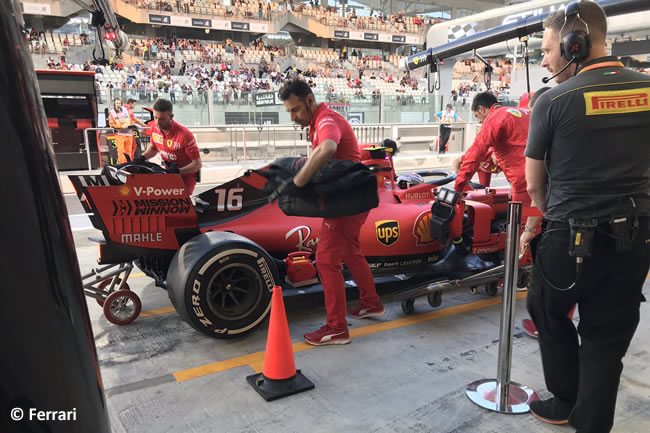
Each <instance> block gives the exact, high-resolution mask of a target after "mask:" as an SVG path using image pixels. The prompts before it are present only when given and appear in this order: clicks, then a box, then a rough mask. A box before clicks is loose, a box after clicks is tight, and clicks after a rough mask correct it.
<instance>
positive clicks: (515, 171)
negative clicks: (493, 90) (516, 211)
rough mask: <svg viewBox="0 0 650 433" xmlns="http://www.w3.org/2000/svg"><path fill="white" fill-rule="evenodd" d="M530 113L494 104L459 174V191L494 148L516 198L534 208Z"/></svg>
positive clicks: (457, 184)
mask: <svg viewBox="0 0 650 433" xmlns="http://www.w3.org/2000/svg"><path fill="white" fill-rule="evenodd" d="M529 123H530V112H529V111H528V110H527V109H524V108H513V107H502V106H500V105H496V104H495V105H493V106H492V108H491V110H490V114H488V117H487V118H486V119H485V121H484V122H483V125H482V126H481V130H480V131H479V133H478V135H477V136H476V139H475V140H474V143H472V145H471V146H470V148H469V149H467V152H465V154H464V155H463V165H462V167H461V169H460V171H459V172H458V174H457V175H456V186H455V189H456V191H463V190H464V188H465V186H466V185H467V182H469V181H470V180H471V179H472V176H473V175H474V173H476V171H477V170H480V167H481V163H483V162H485V161H486V159H485V158H486V155H487V154H488V152H489V149H490V147H492V148H494V153H495V154H496V157H497V162H498V163H499V167H500V168H501V170H503V173H504V174H505V175H506V179H508V182H510V185H512V199H513V200H515V201H521V202H523V203H524V204H526V205H529V206H530V196H529V195H528V192H527V191H526V157H525V156H524V151H525V150H526V142H527V140H528V126H529Z"/></svg>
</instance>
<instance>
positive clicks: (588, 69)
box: [578, 62, 625, 74]
mask: <svg viewBox="0 0 650 433" xmlns="http://www.w3.org/2000/svg"><path fill="white" fill-rule="evenodd" d="M610 66H618V67H620V68H623V67H625V66H624V65H623V63H621V62H602V63H595V64H593V65H589V66H586V67H584V68H582V69H581V70H580V72H578V73H579V74H582V73H583V72H585V71H591V70H592V69H598V68H607V67H610Z"/></svg>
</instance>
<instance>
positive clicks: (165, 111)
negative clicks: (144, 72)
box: [142, 99, 202, 195]
mask: <svg viewBox="0 0 650 433" xmlns="http://www.w3.org/2000/svg"><path fill="white" fill-rule="evenodd" d="M153 118H154V121H155V124H154V125H153V126H152V128H151V141H150V142H149V146H148V147H147V150H145V151H144V153H143V154H142V157H143V158H144V159H149V158H151V157H153V156H155V155H156V154H157V153H158V152H160V156H161V157H162V159H163V161H165V165H166V166H167V172H169V173H178V174H180V175H181V176H182V177H183V183H184V184H185V190H186V191H187V193H188V194H190V195H191V194H192V193H193V192H194V187H195V186H196V173H197V172H198V171H199V170H200V169H201V165H202V163H201V154H200V153H199V148H198V146H197V145H196V139H195V138H194V135H193V134H192V133H191V132H190V131H189V130H188V129H187V128H186V127H184V126H182V125H179V124H178V123H177V122H174V120H173V119H174V112H173V107H172V103H171V102H169V101H168V100H166V99H157V100H156V102H154V104H153Z"/></svg>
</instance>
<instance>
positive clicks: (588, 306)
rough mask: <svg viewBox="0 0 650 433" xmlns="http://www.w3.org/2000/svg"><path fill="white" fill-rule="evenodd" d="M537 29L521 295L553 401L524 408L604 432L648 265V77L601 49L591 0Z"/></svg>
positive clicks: (601, 21) (601, 25) (600, 18)
mask: <svg viewBox="0 0 650 433" xmlns="http://www.w3.org/2000/svg"><path fill="white" fill-rule="evenodd" d="M544 28H545V31H544V38H543V41H542V51H543V52H544V61H543V62H542V66H544V67H546V68H547V69H548V70H549V72H551V73H553V74H556V77H555V79H556V81H557V82H558V83H560V84H559V85H558V86H556V87H555V88H553V89H551V90H549V91H548V92H546V93H545V94H543V95H542V96H541V97H540V98H539V100H538V101H537V105H536V106H535V110H534V112H533V115H532V119H531V124H530V132H529V137H528V144H527V147H526V157H527V158H526V181H527V184H528V192H529V194H530V196H531V198H532V200H533V204H534V205H535V206H537V207H538V208H539V209H540V210H542V211H543V212H544V214H545V216H544V224H543V226H542V227H543V228H542V235H541V236H539V237H538V238H537V239H536V242H535V241H533V246H534V247H536V248H535V250H536V255H535V258H536V259H535V266H534V268H533V275H532V281H531V284H530V286H529V295H528V301H527V302H528V311H529V313H530V315H531V317H532V318H533V321H534V322H535V325H536V326H537V329H538V331H539V341H540V348H541V352H542V362H543V366H544V376H545V379H546V385H547V388H548V390H549V391H550V392H551V393H552V394H553V398H551V399H548V400H543V401H538V402H533V403H531V405H530V408H531V411H532V412H533V414H534V415H535V416H537V417H538V418H540V419H542V420H544V421H547V422H550V423H554V424H561V423H566V422H569V423H570V424H571V425H573V426H574V427H576V428H577V431H578V432H579V433H600V432H609V431H610V430H611V428H612V425H613V423H614V409H615V405H616V394H617V391H618V385H619V380H620V375H621V372H622V370H623V364H622V362H621V360H622V358H623V356H624V355H625V352H626V351H627V349H628V346H629V344H630V341H631V340H632V336H633V335H634V332H635V331H636V327H637V325H638V323H639V307H640V302H642V300H643V295H642V292H641V290H642V287H643V283H644V281H645V279H646V275H647V274H648V269H649V267H650V243H648V238H649V237H650V234H649V230H648V224H649V218H648V216H649V215H650V192H649V190H650V179H649V173H648V172H649V170H648V167H650V146H648V144H647V139H648V136H650V77H648V76H647V75H643V74H640V73H637V72H633V71H631V70H627V69H625V68H623V64H621V63H620V62H619V61H618V59H617V58H615V57H608V56H607V53H606V46H605V35H606V34H607V21H606V18H605V14H604V12H603V10H602V9H601V8H600V6H598V4H596V3H593V2H589V1H581V2H579V3H572V4H570V5H569V6H567V8H566V14H565V13H562V12H555V13H553V14H551V15H550V16H549V17H548V18H547V20H546V21H545V22H544ZM561 47H562V50H561ZM561 51H563V54H561ZM567 64H569V66H568V67H567V68H566V69H565V70H564V71H561V70H562V68H563V67H564V66H567ZM573 75H575V76H573ZM535 244H537V245H535ZM575 303H577V304H578V308H579V312H580V324H579V326H578V329H577V332H576V329H575V327H574V326H573V323H572V321H571V320H570V319H569V318H568V317H567V313H568V312H569V310H570V309H571V308H572V307H573V305H574V304H575ZM578 334H579V336H580V341H579V340H578Z"/></svg>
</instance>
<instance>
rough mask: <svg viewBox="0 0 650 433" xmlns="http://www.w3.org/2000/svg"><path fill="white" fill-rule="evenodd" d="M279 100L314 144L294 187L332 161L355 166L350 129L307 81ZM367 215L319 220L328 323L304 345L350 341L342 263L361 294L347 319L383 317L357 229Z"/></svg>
mask: <svg viewBox="0 0 650 433" xmlns="http://www.w3.org/2000/svg"><path fill="white" fill-rule="evenodd" d="M279 96H280V99H281V100H282V101H283V102H284V107H285V108H286V110H287V112H289V113H290V114H291V120H292V121H293V122H295V123H297V124H299V125H300V126H302V127H307V126H308V127H309V139H310V141H311V143H312V154H311V156H310V157H309V159H307V162H306V163H305V165H304V166H303V167H302V169H301V170H300V171H299V172H298V173H297V174H296V176H295V177H294V178H293V183H294V184H295V185H294V186H293V187H296V188H302V187H304V186H305V185H307V184H308V183H309V180H310V179H311V178H312V176H314V174H316V172H317V171H318V170H319V169H320V168H321V167H323V165H325V163H326V162H327V161H328V160H329V159H331V158H334V159H345V160H350V161H356V162H359V145H358V144H357V138H356V137H355V135H354V132H353V131H352V127H351V126H350V124H349V123H348V122H347V121H346V120H345V119H344V118H343V116H341V115H340V114H339V113H337V112H336V111H333V110H331V109H330V108H329V107H328V106H327V104H325V103H321V104H317V103H316V100H315V98H314V94H313V93H312V90H311V87H309V85H308V84H307V83H306V82H305V81H302V80H299V79H294V80H291V81H288V82H286V83H285V84H284V85H283V87H282V88H281V89H280V91H279ZM368 213H369V212H363V213H360V214H357V215H351V216H346V217H340V218H324V219H323V223H322V225H321V229H320V234H319V238H318V248H317V250H316V267H317V269H318V274H319V276H320V280H321V283H322V284H323V291H324V293H325V310H326V311H327V324H325V326H323V327H321V328H320V329H318V330H316V331H314V332H311V333H309V334H305V341H307V343H309V344H312V345H316V346H320V345H324V344H347V343H349V342H350V334H349V333H348V324H347V320H346V317H345V315H346V309H347V307H346V301H345V282H344V280H343V274H342V273H341V262H343V263H345V265H346V266H347V268H348V269H350V272H351V273H352V276H353V277H354V281H355V282H356V283H357V286H358V287H359V293H360V305H359V307H358V308H356V309H354V310H350V311H349V312H348V314H349V315H350V317H353V318H358V319H361V318H364V317H373V316H383V315H384V314H385V313H386V309H385V308H384V306H383V305H382V304H381V302H380V301H379V296H377V290H376V288H375V282H374V279H373V277H372V274H371V273H370V267H369V266H368V262H367V261H366V259H365V257H364V255H363V252H362V251H361V245H360V242H359V234H360V231H361V226H362V224H363V223H364V222H365V221H366V218H367V217H368Z"/></svg>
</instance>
